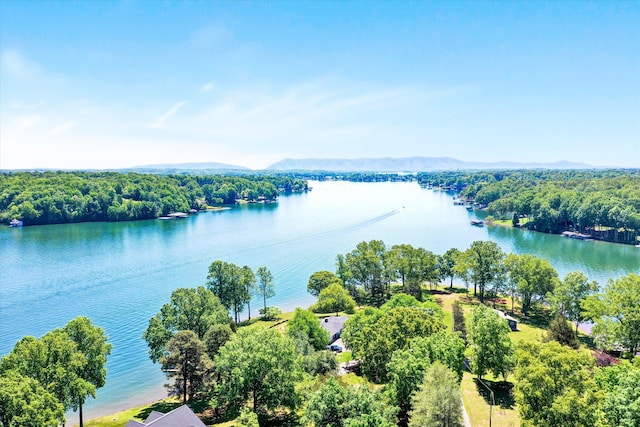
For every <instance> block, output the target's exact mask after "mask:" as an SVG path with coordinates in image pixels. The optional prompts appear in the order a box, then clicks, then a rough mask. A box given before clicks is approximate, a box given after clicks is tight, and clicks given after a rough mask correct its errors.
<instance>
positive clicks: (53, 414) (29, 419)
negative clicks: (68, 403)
mask: <svg viewBox="0 0 640 427" xmlns="http://www.w3.org/2000/svg"><path fill="white" fill-rule="evenodd" d="M60 424H64V407H63V406H62V404H61V403H60V402H59V401H58V399H56V397H55V396H54V395H53V394H51V393H50V392H49V391H48V390H47V389H46V388H44V386H42V384H40V383H39V382H38V381H37V380H35V379H33V378H29V377H27V376H24V375H20V374H19V373H18V372H16V371H11V370H10V371H7V372H3V374H2V375H0V425H2V426H4V427H18V426H25V427H57V426H58V425H60Z"/></svg>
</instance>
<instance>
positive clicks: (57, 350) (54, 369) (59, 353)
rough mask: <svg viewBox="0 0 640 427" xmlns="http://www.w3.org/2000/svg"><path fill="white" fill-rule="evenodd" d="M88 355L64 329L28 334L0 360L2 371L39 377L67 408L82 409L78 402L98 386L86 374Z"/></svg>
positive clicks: (36, 378) (34, 377)
mask: <svg viewBox="0 0 640 427" xmlns="http://www.w3.org/2000/svg"><path fill="white" fill-rule="evenodd" d="M86 365H87V358H86V357H85V356H84V354H83V353H81V352H79V351H78V349H77V345H76V343H75V342H73V341H72V340H71V339H70V338H69V336H68V335H67V334H66V333H65V332H64V331H63V330H62V329H54V330H53V331H51V332H48V333H47V334H45V335H44V336H43V337H42V338H41V339H36V338H34V337H24V338H22V339H21V340H20V341H18V342H17V343H16V345H15V346H14V347H13V349H12V350H11V352H10V353H9V354H8V355H6V356H4V357H3V358H2V359H1V360H0V373H1V374H3V375H4V373H6V372H7V371H15V372H17V373H18V374H21V375H24V376H27V377H30V378H32V379H34V380H36V381H38V382H39V383H40V384H41V385H43V387H45V388H46V389H47V391H49V392H50V393H51V394H53V395H54V396H55V397H56V399H57V400H58V401H59V402H60V403H61V404H62V405H63V406H64V409H65V410H68V409H73V410H76V409H78V402H79V401H80V400H82V399H84V398H85V397H86V396H87V395H90V394H91V395H95V390H96V389H95V386H94V385H93V384H91V383H90V382H89V381H87V380H85V379H84V378H83V377H82V373H83V372H84V370H85V367H86Z"/></svg>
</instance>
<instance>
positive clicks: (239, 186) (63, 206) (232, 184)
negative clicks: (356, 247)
mask: <svg viewBox="0 0 640 427" xmlns="http://www.w3.org/2000/svg"><path fill="white" fill-rule="evenodd" d="M307 188H308V186H307V182H306V181H305V180H301V179H294V178H291V177H287V176H259V175H245V176H223V175H210V176H194V175H156V174H142V173H118V172H84V171H83V172H80V171H78V172H52V171H47V172H11V173H0V189H1V190H0V222H3V223H9V221H11V220H12V219H13V218H16V219H20V220H22V221H23V222H24V224H25V225H38V224H61V223H70V222H84V221H123V220H135V219H148V218H157V217H158V216H161V215H167V214H170V213H173V212H189V210H190V209H196V210H200V209H204V208H206V207H207V206H209V205H211V206H213V205H220V204H233V203H236V200H237V199H243V200H246V201H257V200H259V199H260V200H262V199H266V200H274V199H276V198H277V197H278V194H279V193H280V192H284V193H288V192H292V191H303V190H306V189H307Z"/></svg>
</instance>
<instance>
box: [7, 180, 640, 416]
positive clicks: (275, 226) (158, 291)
mask: <svg viewBox="0 0 640 427" xmlns="http://www.w3.org/2000/svg"><path fill="white" fill-rule="evenodd" d="M311 186H312V187H313V191H311V192H309V193H305V194H294V195H290V196H283V197H281V198H280V200H279V202H278V203H275V204H268V205H242V206H238V207H235V208H233V209H231V210H226V211H219V212H207V213H200V214H197V215H192V216H190V217H189V218H187V219H184V220H172V221H162V220H148V221H135V222H122V223H84V224H70V225H51V226H37V227H24V228H17V229H16V228H14V229H11V228H8V227H2V228H1V229H0V297H1V298H0V355H3V354H6V353H8V352H9V351H10V350H11V348H12V347H13V345H14V344H15V342H16V341H17V340H19V339H20V338H21V337H22V336H25V335H34V336H36V337H40V336H42V335H43V334H44V333H46V332H47V331H49V330H51V329H54V328H56V327H61V326H63V325H64V324H65V323H66V322H68V321H69V320H71V319H73V318H74V317H76V316H79V315H83V316H88V317H90V318H91V319H92V321H93V322H94V324H96V325H99V326H101V327H102V328H104V330H105V331H106V333H107V335H108V336H109V340H110V342H111V343H112V344H113V346H114V349H113V351H112V354H111V356H110V357H109V360H108V365H107V368H108V376H107V383H106V385H105V386H104V387H103V388H101V389H99V390H98V395H97V398H96V399H95V400H91V399H90V401H89V402H88V403H87V404H86V406H85V419H89V418H92V417H96V416H99V415H104V414H107V413H111V412H114V411H117V410H120V409H122V408H125V407H130V406H133V405H134V404H139V403H143V402H147V401H151V400H154V399H156V398H160V397H162V395H163V394H164V389H163V388H162V384H163V383H164V375H163V374H162V373H161V371H160V368H159V366H158V365H154V364H153V363H151V361H150V360H149V358H148V357H147V347H146V343H145V341H144V340H142V338H141V335H142V333H143V331H144V330H145V328H146V326H147V323H148V320H149V318H151V317H152V316H153V315H154V314H155V313H156V312H157V311H158V310H159V308H160V306H161V305H162V304H164V303H165V302H167V301H168V300H169V296H170V295H171V292H172V290H174V289H175V288H177V287H194V286H198V285H203V284H204V283H205V281H206V276H207V271H208V266H209V264H210V263H211V262H213V261H215V260H217V259H220V260H223V261H228V262H233V263H236V264H239V265H248V266H250V267H251V268H253V269H254V270H255V269H257V268H258V267H260V266H266V267H267V268H269V269H270V270H271V272H272V273H273V275H274V278H275V283H276V296H275V297H273V298H272V299H271V300H269V301H268V303H269V305H276V306H279V307H280V308H282V310H283V311H289V310H292V309H293V308H295V307H306V306H308V305H310V304H312V303H313V302H314V300H313V298H312V297H311V296H310V295H309V294H307V292H306V283H307V280H308V278H309V276H310V275H311V274H312V273H314V272H316V271H319V270H330V271H334V270H335V257H336V255H337V254H339V253H343V254H344V253H347V252H349V251H351V250H352V249H353V248H354V247H355V245H356V244H357V243H358V242H361V241H363V240H371V239H380V240H383V241H384V242H385V243H386V244H387V245H388V246H389V247H390V246H391V245H394V244H398V243H409V244H412V245H414V246H420V247H423V248H425V249H428V250H430V251H432V252H434V253H436V254H442V253H443V252H445V251H446V250H447V249H449V248H451V247H457V248H458V249H461V250H464V249H466V248H467V247H468V246H469V245H470V244H471V242H473V241H474V240H492V241H495V242H496V243H498V244H499V245H500V246H501V247H502V248H503V250H505V251H507V252H515V253H530V254H534V255H536V256H539V257H543V258H546V259H548V260H549V261H550V262H551V263H552V265H553V266H554V267H555V268H556V269H557V270H558V272H559V273H560V275H561V277H563V276H564V275H565V274H566V273H568V272H570V271H573V270H581V271H583V272H584V273H585V274H587V275H588V276H589V278H590V279H595V280H597V281H598V282H599V283H600V284H604V283H606V281H607V280H608V279H609V278H618V277H620V276H623V275H625V274H627V273H630V272H636V273H638V272H639V271H640V249H638V248H634V247H631V246H623V245H616V244H611V243H603V242H593V241H588V242H584V241H578V240H572V239H567V238H563V237H560V236H555V235H547V234H541V233H535V232H528V231H521V230H517V229H510V228H502V227H484V228H480V227H473V226H471V225H470V223H469V220H470V219H473V218H475V215H476V214H475V213H470V212H467V211H466V210H465V209H464V208H463V207H460V206H454V205H453V201H452V198H451V196H450V195H448V194H445V193H443V192H439V191H434V190H428V189H424V188H421V187H420V186H418V184H416V183H350V182H312V183H311ZM479 214H480V215H482V213H479ZM260 301H261V300H260V299H259V298H256V299H255V301H254V303H253V304H252V311H253V309H254V307H255V312H253V313H252V315H253V316H256V315H257V314H258V313H257V309H258V308H259V307H260V304H261V303H260ZM244 315H245V316H246V313H244ZM68 421H69V422H70V423H74V422H77V415H76V414H73V415H71V416H69V417H68Z"/></svg>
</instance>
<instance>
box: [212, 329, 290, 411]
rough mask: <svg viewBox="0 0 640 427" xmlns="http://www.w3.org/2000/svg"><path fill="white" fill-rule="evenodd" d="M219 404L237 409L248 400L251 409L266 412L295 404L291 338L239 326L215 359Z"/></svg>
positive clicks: (275, 331)
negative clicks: (251, 405)
mask: <svg viewBox="0 0 640 427" xmlns="http://www.w3.org/2000/svg"><path fill="white" fill-rule="evenodd" d="M215 365H216V373H217V374H218V375H219V378H220V380H219V382H218V384H217V386H216V393H217V396H218V397H217V399H218V400H219V401H218V403H219V404H228V405H230V406H232V407H235V408H239V407H241V406H243V405H244V404H245V402H246V401H247V399H251V400H252V402H253V411H254V412H256V413H258V412H265V411H267V410H274V409H276V408H278V407H281V406H284V407H287V408H294V407H295V406H296V405H297V403H298V398H297V394H296V391H295V382H296V381H297V380H298V379H299V377H300V372H301V371H300V368H299V366H298V356H297V354H296V350H295V346H294V343H293V340H292V339H291V338H290V337H288V336H286V335H283V334H281V333H280V332H278V331H277V330H275V329H260V328H253V329H245V328H243V329H240V330H238V332H237V333H236V334H234V335H233V336H232V337H231V339H230V340H229V341H228V342H227V343H226V344H225V345H224V347H222V348H221V349H220V353H219V354H218V356H216V359H215Z"/></svg>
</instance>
